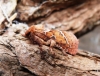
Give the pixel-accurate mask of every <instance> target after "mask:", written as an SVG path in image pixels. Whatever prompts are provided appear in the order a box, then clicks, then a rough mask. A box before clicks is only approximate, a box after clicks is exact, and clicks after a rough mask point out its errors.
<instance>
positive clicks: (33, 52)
mask: <svg viewBox="0 0 100 76" xmlns="http://www.w3.org/2000/svg"><path fill="white" fill-rule="evenodd" d="M10 32H11V31H10ZM0 49H3V50H5V49H7V50H8V51H9V52H11V53H12V55H11V57H13V56H14V57H15V59H14V60H16V59H17V61H18V62H19V64H20V66H21V67H24V68H26V69H27V70H28V71H30V72H31V75H33V74H35V75H40V76H78V75H79V76H84V75H88V76H99V75H100V71H99V70H100V56H99V55H97V54H93V53H90V52H86V51H82V50H78V53H77V54H76V55H74V56H73V55H70V54H68V55H67V56H64V55H63V53H62V51H61V50H59V49H57V48H53V51H54V52H55V55H52V53H51V52H50V49H49V47H48V46H45V45H44V46H43V47H42V49H43V53H40V51H41V50H40V49H39V45H38V44H32V43H31V42H30V41H29V40H28V39H27V38H25V37H23V36H21V35H20V34H19V35H18V34H15V35H13V36H10V37H9V36H0ZM6 54H8V52H6ZM1 55H2V54H1ZM8 55H9V54H8ZM41 56H44V58H41ZM3 57H4V56H1V58H3ZM11 60H12V59H11V58H10V62H11ZM3 61H5V59H4V60H3ZM8 62H9V59H8ZM5 65H6V64H5ZM11 65H12V64H11ZM15 65H16V64H15ZM12 66H14V65H12ZM18 66H19V65H18ZM18 66H17V67H18ZM11 69H12V68H11ZM8 72H11V70H10V71H8ZM15 72H16V70H15ZM15 72H14V73H15ZM11 74H12V72H11ZM31 75H29V76H31ZM16 76H18V75H16Z"/></svg>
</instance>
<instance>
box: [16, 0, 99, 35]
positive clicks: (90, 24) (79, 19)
mask: <svg viewBox="0 0 100 76" xmlns="http://www.w3.org/2000/svg"><path fill="white" fill-rule="evenodd" d="M60 1H61V2H62V3H59V4H58V2H59V0H55V1H53V0H50V1H48V0H47V1H46V2H45V1H44V2H41V3H40V5H37V6H36V7H35V5H32V2H30V0H29V1H28V3H29V5H27V4H26V2H25V1H24V0H21V2H19V4H18V8H17V9H18V13H19V15H20V17H19V19H20V20H22V21H27V22H28V24H29V25H33V24H39V23H45V24H46V25H48V27H49V26H50V27H51V26H53V29H58V30H68V31H72V32H73V33H75V34H76V35H77V37H81V36H82V35H83V34H85V33H87V32H89V31H91V30H93V29H94V28H95V27H97V25H100V8H99V7H100V1H99V0H84V1H78V0H71V1H69V0H67V1H65V0H60ZM22 3H23V5H21V4H22ZM30 3H31V4H30ZM34 3H36V2H33V4H34ZM37 3H38V1H37ZM43 3H44V4H43ZM48 3H49V4H50V5H49V4H48ZM77 3H78V4H77ZM64 4H65V5H64ZM67 4H68V6H66V5H67ZM62 5H63V6H62ZM32 6H34V11H33V12H32V11H31V8H33V7H32ZM21 7H22V8H23V7H24V8H23V9H22V8H21ZM58 9H59V10H58ZM47 10H49V11H48V12H47Z"/></svg>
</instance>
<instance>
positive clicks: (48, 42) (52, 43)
mask: <svg viewBox="0 0 100 76" xmlns="http://www.w3.org/2000/svg"><path fill="white" fill-rule="evenodd" d="M47 45H50V47H49V48H50V52H51V54H55V53H54V51H53V50H52V48H53V47H54V46H55V45H56V42H55V41H54V40H53V39H50V40H48V41H47Z"/></svg>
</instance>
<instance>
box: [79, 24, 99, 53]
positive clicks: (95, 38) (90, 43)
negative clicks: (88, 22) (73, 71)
mask: <svg viewBox="0 0 100 76" xmlns="http://www.w3.org/2000/svg"><path fill="white" fill-rule="evenodd" d="M79 40H80V44H79V48H80V49H84V50H88V51H90V52H93V53H97V54H100V26H98V27H96V28H95V29H94V30H93V31H91V32H89V33H87V34H85V35H84V36H82V37H80V38H79Z"/></svg>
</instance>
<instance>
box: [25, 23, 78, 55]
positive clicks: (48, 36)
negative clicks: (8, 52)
mask: <svg viewBox="0 0 100 76" xmlns="http://www.w3.org/2000/svg"><path fill="white" fill-rule="evenodd" d="M45 29H46V28H45V27H44V26H43V25H32V26H31V27H29V29H28V30H27V31H26V32H25V36H26V37H27V38H29V39H30V40H31V41H32V43H36V44H38V45H40V46H42V45H47V46H50V50H51V51H52V48H53V47H58V48H59V49H61V50H62V52H63V53H64V54H65V53H69V54H72V55H75V54H76V53H77V49H78V44H79V40H78V39H77V38H76V36H75V35H74V34H73V33H72V32H69V31H59V30H50V31H45Z"/></svg>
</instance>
